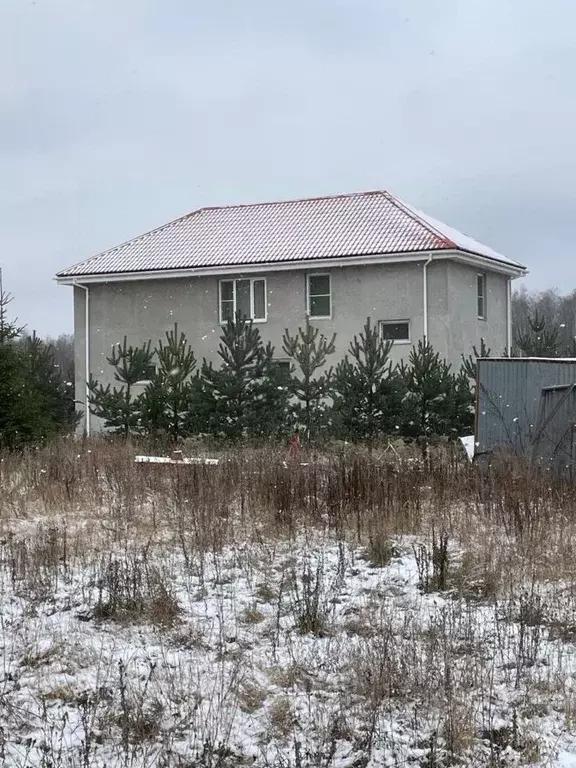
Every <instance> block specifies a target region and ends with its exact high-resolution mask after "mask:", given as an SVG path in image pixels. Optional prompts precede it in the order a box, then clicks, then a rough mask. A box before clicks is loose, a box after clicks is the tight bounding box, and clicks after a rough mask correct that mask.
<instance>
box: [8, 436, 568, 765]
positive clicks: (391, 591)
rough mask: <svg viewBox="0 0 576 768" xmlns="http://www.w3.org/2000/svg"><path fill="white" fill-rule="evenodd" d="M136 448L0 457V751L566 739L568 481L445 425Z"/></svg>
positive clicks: (101, 443) (296, 754)
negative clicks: (181, 449)
mask: <svg viewBox="0 0 576 768" xmlns="http://www.w3.org/2000/svg"><path fill="white" fill-rule="evenodd" d="M137 448H138V450H137ZM139 450H141V448H140V447H139V446H133V445H125V444H122V443H121V442H116V441H108V440H103V439H102V440H92V441H90V442H82V441H75V440H72V439H68V440H62V441H61V442H56V443H53V444H52V445H50V446H48V447H47V448H45V449H43V450H39V451H30V452H28V453H24V454H21V455H14V454H5V455H3V456H1V457H0V459H1V461H0V484H1V487H2V493H1V494H0V608H1V609H2V610H1V613H2V616H1V618H0V647H2V649H3V650H2V654H3V667H2V668H3V669H4V670H5V671H4V673H1V674H0V705H1V706H0V709H1V712H0V758H1V759H2V761H3V764H6V765H7V766H15V767H18V768H19V766H22V768H23V767H24V766H25V765H28V764H34V761H35V763H36V764H39V765H46V766H48V765H50V766H51V768H65V767H66V766H71V765H78V766H83V767H84V766H86V767H88V766H95V767H98V766H103V765H110V766H112V765H114V766H115V765H134V766H145V765H146V766H148V765H158V766H172V765H174V766H189V767H191V766H205V767H208V766H214V767H215V766H220V768H222V767H225V766H228V765H230V766H233V765H234V766H238V765H253V766H256V767H259V766H262V767H263V768H267V767H268V766H272V765H279V766H280V765H281V766H286V767H287V768H288V766H290V768H292V767H293V768H299V766H319V767H320V768H330V767H331V766H332V767H333V768H344V767H345V766H352V765H357V766H360V765H363V766H365V767H367V766H371V767H372V766H376V765H381V764H385V763H386V761H388V762H390V761H391V760H397V761H398V764H400V763H401V762H402V761H404V762H410V761H411V762H412V763H414V764H420V765H426V766H434V767H436V766H447V765H469V766H475V765H488V766H503V765H512V764H515V763H514V762H513V761H514V760H516V763H522V762H523V763H525V764H530V763H533V764H543V763H544V762H545V761H549V762H550V761H551V760H553V755H554V749H558V748H559V747H560V746H561V743H564V742H563V741H562V740H566V743H569V739H570V738H571V734H572V733H574V736H575V738H574V744H576V714H575V713H576V705H575V703H574V702H575V695H574V690H573V688H572V686H571V682H570V681H571V679H572V675H573V674H574V673H575V672H576V669H575V666H574V662H573V657H574V652H573V651H574V647H575V645H576V586H575V585H576V561H575V559H574V556H573V543H572V542H573V541H574V536H575V535H576V488H575V487H573V486H570V485H568V484H562V483H560V482H557V481H555V480H554V479H553V478H551V477H550V476H549V475H548V474H547V473H546V472H544V471H539V470H538V469H537V468H534V467H530V466H527V465H524V464H523V463H522V462H520V461H517V460H516V461H513V460H511V459H502V460H499V461H495V462H494V463H493V465H492V466H491V467H488V468H485V467H484V468H480V467H475V466H473V465H470V464H468V463H466V462H465V461H463V460H462V459H461V457H460V456H458V455H457V454H456V453H455V452H454V453H452V452H451V451H450V450H449V448H447V447H446V446H443V447H442V448H441V449H439V450H438V451H431V452H430V455H429V456H428V457H427V458H426V460H423V459H422V457H421V455H420V454H419V453H418V454H414V453H411V452H410V451H409V450H408V449H406V450H405V451H404V452H403V453H402V454H401V455H398V454H397V453H394V452H391V451H388V452H381V453H379V452H378V451H374V452H373V453H372V454H370V453H368V452H366V451H363V450H359V449H354V448H349V447H346V448H345V447H342V446H339V447H335V448H333V449H331V448H327V449H326V450H324V451H323V452H322V453H321V454H318V455H316V456H312V457H311V460H310V462H309V463H308V464H307V465H306V466H292V467H290V469H289V470H288V469H286V468H285V467H284V466H283V458H284V454H285V450H284V448H283V447H279V448H277V447H274V446H265V447H262V448H248V447H247V448H246V449H245V450H243V451H239V450H237V449H235V451H234V452H233V453H231V454H229V455H228V454H226V453H222V454H221V459H222V461H221V462H220V464H219V465H218V466H208V467H204V466H186V467H182V466H153V465H152V466H146V465H136V464H135V463H134V461H133V458H134V455H135V453H136V452H139ZM88 670H89V673H88ZM71 723H73V724H74V725H73V727H72V726H71V725H70V724H71ZM551 723H553V725H554V728H556V729H557V731H556V733H555V735H554V734H552V732H551V731H550V728H551ZM30 733H32V734H33V736H29V734H30ZM240 735H243V736H244V737H245V738H240ZM247 742H250V743H251V744H252V745H253V749H252V751H251V749H249V748H248V746H247ZM42 755H43V756H44V757H42ZM39 756H40V757H39ZM41 760H44V762H41ZM550 764H553V763H550Z"/></svg>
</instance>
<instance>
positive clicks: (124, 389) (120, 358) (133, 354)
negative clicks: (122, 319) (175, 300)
mask: <svg viewBox="0 0 576 768" xmlns="http://www.w3.org/2000/svg"><path fill="white" fill-rule="evenodd" d="M153 355H154V353H153V352H152V350H151V342H150V341H148V342H146V343H145V344H143V345H142V346H141V347H133V346H132V345H130V346H128V342H127V339H126V336H125V337H124V341H123V343H122V344H116V345H115V346H114V348H113V351H112V354H111V356H110V357H108V358H106V359H107V361H108V363H109V364H110V365H111V366H112V367H113V368H114V379H115V380H116V381H117V382H119V384H120V385H121V386H120V387H114V388H111V387H110V384H107V385H106V386H105V387H104V386H103V385H102V384H100V383H99V382H98V381H97V380H95V379H92V378H91V379H90V382H89V384H88V387H89V390H90V397H89V403H90V412H91V413H93V414H94V415H95V416H98V417H99V418H101V419H104V424H105V426H106V427H109V428H111V429H112V431H113V432H115V433H116V434H120V435H123V436H124V437H127V436H128V435H129V434H130V433H131V432H135V431H137V430H138V429H139V428H140V417H141V410H140V406H141V397H142V396H141V395H137V396H134V393H133V390H134V387H135V386H136V384H139V383H140V382H142V381H148V380H150V378H151V377H152V376H153V373H154V365H153Z"/></svg>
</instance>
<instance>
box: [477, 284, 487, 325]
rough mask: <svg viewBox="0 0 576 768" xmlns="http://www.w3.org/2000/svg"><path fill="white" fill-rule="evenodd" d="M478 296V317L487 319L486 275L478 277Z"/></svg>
mask: <svg viewBox="0 0 576 768" xmlns="http://www.w3.org/2000/svg"><path fill="white" fill-rule="evenodd" d="M476 295H477V304H478V317H479V318H480V320H485V319H486V275H476Z"/></svg>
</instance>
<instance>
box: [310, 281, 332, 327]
mask: <svg viewBox="0 0 576 768" xmlns="http://www.w3.org/2000/svg"><path fill="white" fill-rule="evenodd" d="M313 277H327V278H328V281H329V288H330V293H315V294H314V296H328V298H329V299H330V314H329V315H313V314H312V301H311V298H312V296H311V294H310V280H311V278H313ZM306 314H307V315H308V317H309V318H310V319H311V320H332V314H333V309H332V275H331V274H330V272H310V273H308V274H307V275H306Z"/></svg>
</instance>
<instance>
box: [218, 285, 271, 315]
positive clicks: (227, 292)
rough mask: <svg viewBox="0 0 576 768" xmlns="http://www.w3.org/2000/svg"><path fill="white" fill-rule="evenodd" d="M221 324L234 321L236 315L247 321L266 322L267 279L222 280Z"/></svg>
mask: <svg viewBox="0 0 576 768" xmlns="http://www.w3.org/2000/svg"><path fill="white" fill-rule="evenodd" d="M219 286H220V322H221V323H227V322H228V320H234V318H235V317H236V313H237V312H239V313H240V316H241V317H243V318H244V319H246V320H254V322H260V323H262V322H264V321H265V320H266V319H267V313H266V279H265V278H263V277H257V278H240V279H238V280H220V284H219Z"/></svg>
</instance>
